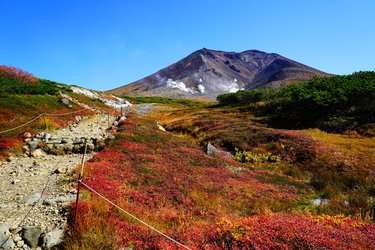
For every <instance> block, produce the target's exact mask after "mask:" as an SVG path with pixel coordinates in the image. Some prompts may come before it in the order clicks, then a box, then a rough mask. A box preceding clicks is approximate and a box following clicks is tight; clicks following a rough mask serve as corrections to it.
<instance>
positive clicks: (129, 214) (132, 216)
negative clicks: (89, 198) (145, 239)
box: [79, 180, 191, 250]
mask: <svg viewBox="0 0 375 250" xmlns="http://www.w3.org/2000/svg"><path fill="white" fill-rule="evenodd" d="M79 182H80V183H81V184H82V185H83V186H85V187H86V188H87V189H89V190H90V191H91V192H93V193H95V194H96V195H98V196H99V197H100V198H102V199H103V200H105V201H106V202H108V203H110V204H111V205H113V206H114V207H116V208H117V209H119V210H121V211H122V212H124V213H125V214H127V215H128V216H129V217H131V218H133V219H134V220H136V221H138V222H139V223H141V224H143V225H145V226H147V227H148V228H150V229H152V230H153V231H155V232H157V233H158V234H160V235H162V236H164V237H165V238H167V239H168V240H170V241H172V242H174V243H176V244H177V245H179V246H180V247H183V248H185V249H189V250H191V248H189V247H187V246H185V245H184V244H182V243H180V242H178V241H176V240H175V239H173V238H171V237H169V236H168V235H166V234H164V233H163V232H161V231H159V230H157V229H156V228H154V227H153V226H151V225H149V224H147V223H146V222H144V221H142V220H141V219H138V218H137V217H136V216H134V215H132V214H131V213H129V212H127V211H125V210H124V209H123V208H121V207H119V206H118V205H116V204H115V203H113V202H112V201H110V200H108V199H107V198H106V197H104V196H103V195H102V194H100V193H98V192H97V191H95V190H94V189H93V188H92V187H90V186H88V185H87V184H85V183H84V182H83V181H82V180H80V181H79Z"/></svg>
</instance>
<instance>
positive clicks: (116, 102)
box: [70, 86, 132, 108]
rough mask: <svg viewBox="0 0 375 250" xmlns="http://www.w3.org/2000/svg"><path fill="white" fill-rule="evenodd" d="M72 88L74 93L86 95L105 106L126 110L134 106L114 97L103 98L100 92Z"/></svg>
mask: <svg viewBox="0 0 375 250" xmlns="http://www.w3.org/2000/svg"><path fill="white" fill-rule="evenodd" d="M70 88H71V89H72V91H73V93H78V94H81V95H85V96H87V97H90V98H93V99H99V100H100V101H101V102H103V103H104V104H105V105H107V106H111V107H114V108H126V107H129V106H131V105H132V104H131V103H130V102H128V101H127V100H125V99H122V98H120V97H117V96H114V95H110V98H107V97H104V96H101V95H100V93H99V92H96V91H93V90H88V89H84V88H80V87H76V86H70Z"/></svg>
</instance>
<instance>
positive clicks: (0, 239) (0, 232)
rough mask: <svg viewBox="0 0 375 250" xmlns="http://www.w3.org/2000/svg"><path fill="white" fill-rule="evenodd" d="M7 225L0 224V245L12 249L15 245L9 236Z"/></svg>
mask: <svg viewBox="0 0 375 250" xmlns="http://www.w3.org/2000/svg"><path fill="white" fill-rule="evenodd" d="M9 236H10V232H9V227H8V225H6V224H0V246H2V247H1V249H7V250H8V249H9V250H10V249H13V248H14V247H15V243H14V241H13V240H12V239H11V238H10V237H9Z"/></svg>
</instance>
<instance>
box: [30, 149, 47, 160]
mask: <svg viewBox="0 0 375 250" xmlns="http://www.w3.org/2000/svg"><path fill="white" fill-rule="evenodd" d="M44 155H45V153H44V151H43V150H42V149H40V148H38V149H36V150H34V151H33V152H31V156H32V157H34V158H40V157H42V156H44Z"/></svg>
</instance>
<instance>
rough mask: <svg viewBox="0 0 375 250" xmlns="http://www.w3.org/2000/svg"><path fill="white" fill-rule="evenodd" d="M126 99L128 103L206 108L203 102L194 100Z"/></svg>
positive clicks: (161, 98)
mask: <svg viewBox="0 0 375 250" xmlns="http://www.w3.org/2000/svg"><path fill="white" fill-rule="evenodd" d="M123 98H124V99H126V100H128V101H132V102H134V103H160V104H168V105H184V106H190V107H197V106H199V107H201V106H204V105H205V104H203V103H202V102H199V101H194V100H187V99H171V98H163V97H154V96H151V97H130V96H124V97H123Z"/></svg>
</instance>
